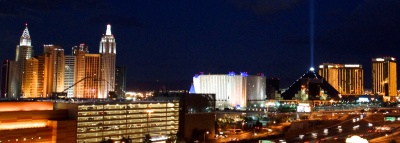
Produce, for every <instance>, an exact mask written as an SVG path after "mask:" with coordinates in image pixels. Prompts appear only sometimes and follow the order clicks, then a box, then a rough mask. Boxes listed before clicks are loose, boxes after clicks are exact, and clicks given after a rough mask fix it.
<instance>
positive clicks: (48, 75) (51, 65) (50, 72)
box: [43, 44, 65, 96]
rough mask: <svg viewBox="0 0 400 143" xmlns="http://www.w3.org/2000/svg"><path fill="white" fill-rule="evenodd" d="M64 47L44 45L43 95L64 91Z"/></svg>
mask: <svg viewBox="0 0 400 143" xmlns="http://www.w3.org/2000/svg"><path fill="white" fill-rule="evenodd" d="M64 71H65V57H64V49H62V48H61V47H60V46H57V45H51V44H50V45H44V85H43V91H44V93H43V95H46V96H49V95H52V94H53V93H55V92H63V91H64V75H65V74H64Z"/></svg>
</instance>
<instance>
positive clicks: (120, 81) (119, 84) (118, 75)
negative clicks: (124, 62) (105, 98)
mask: <svg viewBox="0 0 400 143" xmlns="http://www.w3.org/2000/svg"><path fill="white" fill-rule="evenodd" d="M115 92H116V93H117V95H118V96H119V97H120V98H124V97H125V92H126V67H121V66H117V67H116V68H115Z"/></svg>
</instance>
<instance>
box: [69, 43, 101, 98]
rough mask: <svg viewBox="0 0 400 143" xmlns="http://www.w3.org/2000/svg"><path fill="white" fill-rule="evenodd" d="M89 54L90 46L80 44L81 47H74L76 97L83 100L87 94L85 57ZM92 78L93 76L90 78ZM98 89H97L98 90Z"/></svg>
mask: <svg viewBox="0 0 400 143" xmlns="http://www.w3.org/2000/svg"><path fill="white" fill-rule="evenodd" d="M87 53H88V46H87V45H85V44H80V45H79V46H74V47H72V55H74V56H75V61H74V73H75V75H74V84H75V86H74V96H75V97H78V98H82V97H83V95H84V92H85V87H84V86H85V81H84V80H85V79H86V78H87V77H86V76H85V67H86V63H85V61H86V60H85V55H86V54H87ZM90 77H91V76H90ZM96 89H97V88H96Z"/></svg>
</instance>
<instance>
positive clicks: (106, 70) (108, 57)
mask: <svg viewBox="0 0 400 143" xmlns="http://www.w3.org/2000/svg"><path fill="white" fill-rule="evenodd" d="M99 53H100V65H101V67H100V68H101V69H100V76H98V77H97V80H99V82H100V88H99V98H107V95H108V92H109V91H114V86H115V55H116V44H115V39H114V35H112V34H111V25H109V24H108V25H107V30H106V34H105V35H103V37H102V38H101V41H100V49H99Z"/></svg>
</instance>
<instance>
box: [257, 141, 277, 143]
mask: <svg viewBox="0 0 400 143" xmlns="http://www.w3.org/2000/svg"><path fill="white" fill-rule="evenodd" d="M258 143H273V142H272V141H271V140H258Z"/></svg>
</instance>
